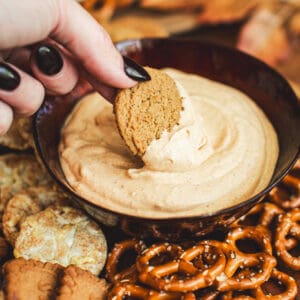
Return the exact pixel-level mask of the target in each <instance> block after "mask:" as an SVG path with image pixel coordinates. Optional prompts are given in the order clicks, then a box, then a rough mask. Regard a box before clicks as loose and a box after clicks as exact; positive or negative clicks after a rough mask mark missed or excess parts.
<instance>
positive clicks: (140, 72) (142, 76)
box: [123, 56, 151, 81]
mask: <svg viewBox="0 0 300 300" xmlns="http://www.w3.org/2000/svg"><path fill="white" fill-rule="evenodd" d="M123 59H124V71H125V73H126V75H127V76H128V77H130V78H131V79H133V80H136V81H147V80H150V79H151V77H150V75H149V74H148V73H147V71H146V70H145V69H144V68H143V67H142V66H140V65H139V64H137V63H136V62H135V61H133V60H132V59H130V58H128V57H126V56H123Z"/></svg>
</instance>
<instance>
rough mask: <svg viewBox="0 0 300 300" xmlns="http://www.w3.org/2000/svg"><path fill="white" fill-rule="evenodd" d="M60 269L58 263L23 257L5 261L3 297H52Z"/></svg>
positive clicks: (22, 298)
mask: <svg viewBox="0 0 300 300" xmlns="http://www.w3.org/2000/svg"><path fill="white" fill-rule="evenodd" d="M61 270H62V267H61V266H59V265H58V264H50V263H42V262H39V261H34V260H25V259H23V258H18V259H13V260H11V261H8V262H6V263H5V264H4V266H3V273H4V293H5V299H6V300H15V299H18V300H28V299H30V300H35V299H36V300H40V299H52V296H53V295H54V293H55V287H56V282H57V277H58V274H59V272H60V271H61Z"/></svg>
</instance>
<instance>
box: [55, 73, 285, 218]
mask: <svg viewBox="0 0 300 300" xmlns="http://www.w3.org/2000/svg"><path fill="white" fill-rule="evenodd" d="M165 72H167V73H168V74H169V75H170V76H171V77H172V78H174V79H175V80H176V82H178V83H179V84H180V85H181V86H182V87H183V89H184V90H185V91H186V92H187V94H188V98H189V99H190V101H191V105H192V108H193V112H192V115H190V117H188V118H187V119H186V120H187V123H186V124H184V126H181V127H180V124H179V128H177V129H176V130H175V131H174V132H171V133H166V134H165V136H164V134H163V136H162V137H161V139H159V140H158V141H159V142H163V147H161V146H157V145H154V148H153V143H151V144H150V146H149V149H147V151H146V153H145V155H144V157H143V160H144V161H145V164H144V165H143V164H141V162H140V161H138V160H137V159H136V158H135V157H133V156H132V155H131V153H130V151H129V150H128V148H127V147H126V145H125V143H124V142H123V140H122V138H121V137H120V135H119V132H118V129H117V127H116V124H115V119H114V115H113V108H112V105H111V104H110V103H108V102H107V101H106V100H104V99H103V98H102V97H101V96H100V95H98V94H96V93H94V94H90V95H87V96H85V97H84V98H83V99H82V100H81V101H80V102H79V103H78V104H77V106H76V107H75V108H74V110H73V112H72V113H71V115H70V116H69V118H68V119H67V121H66V123H65V126H64V128H63V129H62V132H61V141H60V145H59V155H60V161H61V166H62V168H63V171H64V173H65V176H66V178H67V180H68V182H69V184H70V185H71V186H72V187H73V189H74V190H75V192H76V193H77V194H79V195H80V196H82V197H83V198H85V199H88V200H89V201H91V202H92V203H95V204H99V205H100V206H102V207H105V208H107V209H110V210H112V211H117V212H120V213H124V214H127V215H132V216H139V217H151V218H153V219H155V218H168V217H186V216H197V215H200V214H211V213H214V212H215V211H217V210H220V209H224V208H226V207H229V206H232V205H235V204H237V203H240V202H242V201H244V200H246V199H248V198H250V197H251V196H254V195H255V194H257V193H258V192H260V191H261V190H263V189H264V188H265V187H266V186H267V185H268V183H269V181H270V179H271V177H272V174H273V172H274V168H275V165H276V161H277V158H278V152H279V150H278V140H277V136H276V132H275V130H274V128H273V127H272V125H271V123H270V122H269V120H268V119H267V117H266V116H265V114H264V113H263V111H262V110H261V109H260V108H259V107H258V106H257V105H256V104H255V103H254V102H253V101H252V100H251V99H250V98H249V97H248V96H246V95H245V94H243V93H241V92H240V91H238V90H236V89H234V88H231V87H229V86H225V85H223V84H221V83H217V82H214V81H211V80H208V79H206V78H203V77H200V76H198V75H192V74H186V73H183V72H180V71H177V70H174V69H166V70H165ZM182 93H184V92H182ZM186 97H187V96H186ZM187 105H188V104H187ZM188 111H189V112H190V110H189V109H188ZM182 119H184V118H182ZM191 121H192V122H191ZM191 126H192V128H190V127H191ZM187 128H188V129H191V131H190V130H188V131H187ZM178 130H184V132H183V133H180V134H179V138H178V137H177V136H178ZM174 134H175V135H176V138H175V143H174ZM182 134H183V135H182ZM195 134H196V135H195ZM197 134H199V136H198V135H197ZM182 136H183V138H182V139H181V138H180V137H182ZM170 143H171V146H170ZM174 145H175V146H174ZM153 149H154V150H153ZM164 149H168V151H169V152H168V151H164ZM172 149H174V151H173V150H172ZM184 149H186V150H184ZM148 150H149V151H148ZM158 150H159V151H160V152H161V153H160V154H159V155H156V154H155V151H156V152H157V151H158ZM151 151H152V152H151ZM153 151H154V152H153ZM182 153H183V154H184V155H181V154H182ZM170 155H171V156H170ZM170 157H171V159H170ZM182 157H184V159H181V158H182ZM166 158H169V162H166V161H167V160H165V159H166ZM155 159H158V161H156V162H155V161H154V160H155ZM151 161H153V163H152V162H151ZM163 161H165V162H166V163H165V165H164V164H161V162H163ZM170 162H171V163H170ZM172 162H173V163H172ZM158 166H159V167H158Z"/></svg>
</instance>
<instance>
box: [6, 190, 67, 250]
mask: <svg viewBox="0 0 300 300" xmlns="http://www.w3.org/2000/svg"><path fill="white" fill-rule="evenodd" d="M67 202H68V198H67V196H66V195H65V194H64V193H63V192H62V191H61V190H60V189H49V187H46V186H40V187H32V188H28V189H26V190H24V191H22V192H20V193H18V194H16V195H15V196H13V197H12V198H11V199H9V201H8V203H7V205H6V207H5V209H4V213H3V217H2V229H3V233H4V235H5V238H6V239H7V241H8V242H9V243H10V244H11V245H12V246H14V244H15V240H16V238H17V236H18V235H19V231H20V226H21V223H22V222H23V221H24V220H25V219H26V217H28V216H30V215H33V214H36V213H38V212H40V211H41V210H43V209H45V208H46V207H48V206H49V205H51V204H54V203H67Z"/></svg>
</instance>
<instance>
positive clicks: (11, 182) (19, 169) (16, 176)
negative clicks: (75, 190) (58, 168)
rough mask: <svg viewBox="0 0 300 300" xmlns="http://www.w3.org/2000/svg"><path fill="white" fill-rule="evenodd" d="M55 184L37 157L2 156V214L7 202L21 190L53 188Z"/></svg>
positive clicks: (0, 194) (26, 155)
mask: <svg viewBox="0 0 300 300" xmlns="http://www.w3.org/2000/svg"><path fill="white" fill-rule="evenodd" d="M53 185H54V182H53V180H52V179H51V178H50V176H49V175H48V173H47V172H46V171H44V170H43V169H42V168H41V166H40V165H39V163H38V162H37V160H36V159H35V157H34V156H33V155H30V154H5V155H1V156H0V214H2V212H3V210H4V208H5V206H6V203H7V201H8V200H9V199H10V198H11V197H12V196H14V195H15V194H16V193H18V192H20V191H21V190H23V189H25V188H28V187H32V186H48V187H50V186H53Z"/></svg>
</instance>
